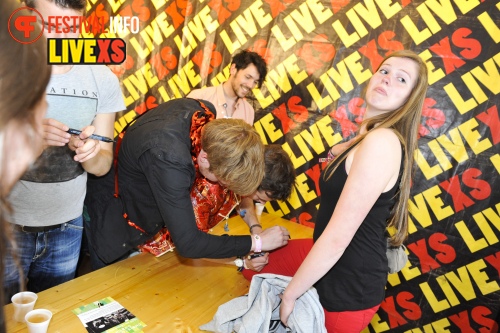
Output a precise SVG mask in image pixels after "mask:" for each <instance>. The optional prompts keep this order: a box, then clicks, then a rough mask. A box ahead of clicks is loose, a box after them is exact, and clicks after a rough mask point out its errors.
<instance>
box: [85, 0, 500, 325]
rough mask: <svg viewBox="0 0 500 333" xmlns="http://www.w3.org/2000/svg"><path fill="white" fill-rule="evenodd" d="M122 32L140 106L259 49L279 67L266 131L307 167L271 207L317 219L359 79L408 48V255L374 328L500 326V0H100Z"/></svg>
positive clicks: (259, 95)
mask: <svg viewBox="0 0 500 333" xmlns="http://www.w3.org/2000/svg"><path fill="white" fill-rule="evenodd" d="M87 12H88V15H89V17H94V18H97V19H98V20H99V21H100V22H102V23H103V24H104V25H105V26H113V27H114V29H113V31H108V32H105V33H99V34H97V35H96V36H97V37H101V38H103V37H107V38H122V39H123V40H125V41H126V44H127V54H126V60H125V61H124V62H123V63H121V64H117V65H110V67H111V69H112V70H113V72H114V73H115V74H116V75H117V77H118V78H119V79H120V82H121V87H122V92H123V97H124V99H125V102H126V106H127V111H126V112H125V113H124V114H123V115H122V116H121V117H120V119H118V120H117V122H116V124H115V131H116V133H115V134H117V133H119V132H120V131H121V129H122V128H123V127H124V126H125V125H126V124H127V123H129V122H131V121H132V120H133V119H134V118H135V117H136V116H137V115H139V114H142V113H144V112H145V111H147V110H149V109H151V108H154V107H155V106H157V105H158V104H160V103H163V102H166V101H168V100H171V99H174V98H180V97H185V96H186V95H187V94H188V93H189V92H190V91H191V90H193V89H197V88H201V87H206V86H216V85H219V84H221V83H222V82H224V81H225V80H226V79H227V78H228V77H229V67H230V63H231V57H232V56H233V55H234V54H236V53H237V52H238V51H239V50H243V49H246V50H252V51H255V52H257V53H259V54H260V55H261V56H263V57H264V59H265V60H266V63H267V66H268V70H269V72H268V75H267V77H266V80H265V82H264V84H263V85H262V87H261V88H260V89H259V88H255V89H254V90H253V92H252V94H251V96H249V97H247V100H248V101H249V102H250V104H251V105H252V106H253V107H254V109H255V110H256V115H255V123H254V127H255V129H256V130H257V131H258V133H259V134H260V136H261V138H262V141H263V142H264V143H266V144H280V145H281V146H282V147H283V148H284V149H285V150H286V151H287V152H288V153H289V155H290V156H291V158H292V161H293V164H294V166H295V169H296V173H297V183H296V187H295V191H294V193H293V195H292V197H291V198H290V199H289V200H287V201H283V202H282V201H274V202H270V203H268V204H267V205H266V211H267V212H268V213H270V214H275V215H278V216H282V217H284V218H287V219H289V220H292V221H294V222H296V223H300V224H303V225H307V226H311V227H313V226H314V220H315V217H316V214H317V210H318V205H319V200H320V195H321V193H320V190H319V187H318V179H319V175H320V172H321V170H322V169H323V168H324V167H325V166H326V164H325V163H323V162H320V159H322V158H325V157H326V154H327V152H328V150H329V148H330V147H331V146H333V145H335V144H337V143H340V142H343V141H346V140H349V139H350V138H352V137H354V136H355V135H356V131H357V130H358V127H359V124H360V123H361V120H362V116H363V113H364V100H363V89H364V88H365V86H366V84H367V82H368V80H369V79H370V77H371V75H372V74H373V72H374V71H375V70H376V68H377V66H378V65H379V64H380V63H381V61H382V59H383V57H384V56H386V55H387V54H389V53H391V52H393V51H395V50H401V49H411V50H414V51H415V52H417V53H418V54H419V56H420V57H421V58H422V59H423V60H424V61H425V63H426V65H427V68H428V71H429V89H428V93H427V96H426V99H425V105H424V109H423V116H422V122H421V126H420V129H419V144H418V149H417V150H416V151H415V152H414V160H415V163H416V166H417V167H416V170H415V175H414V179H413V187H412V192H411V195H410V201H409V206H410V235H409V238H408V240H407V242H406V245H407V249H408V254H409V259H410V260H409V263H408V264H407V266H406V267H405V268H404V269H403V270H402V271H401V272H399V273H395V274H392V275H390V276H389V279H388V283H387V290H386V298H385V300H384V302H383V303H382V305H381V307H380V309H379V311H378V313H377V314H376V316H375V317H374V319H373V320H372V322H371V323H370V325H369V327H368V328H367V329H366V330H365V331H366V332H412V333H419V332H495V331H498V322H499V321H500V285H499V277H500V243H499V237H500V177H499V173H500V145H499V142H500V114H499V110H498V108H499V105H498V104H499V102H500V97H499V94H500V47H499V42H500V2H497V1H491V0H477V1H475V0H454V1H451V0H426V1H421V0H417V1H411V0H398V1H393V0H364V1H348V0H338V1H337V0H331V1H330V0H328V1H327V0H306V1H294V0H256V1H251V0H248V1H247V0H191V1H187V0H168V1H167V0H151V1H145V0H90V1H89V5H88V11H87Z"/></svg>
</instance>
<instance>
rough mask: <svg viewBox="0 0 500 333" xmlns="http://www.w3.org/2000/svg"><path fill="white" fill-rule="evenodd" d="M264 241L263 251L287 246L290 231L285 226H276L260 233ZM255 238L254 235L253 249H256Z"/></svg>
mask: <svg viewBox="0 0 500 333" xmlns="http://www.w3.org/2000/svg"><path fill="white" fill-rule="evenodd" d="M259 237H260V238H261V241H262V251H264V252H268V251H271V250H274V249H277V248H278V247H282V246H285V245H286V244H288V240H290V232H289V231H288V230H287V229H286V228H285V227H280V226H274V227H271V228H267V229H266V230H264V231H262V232H261V233H260V234H259ZM254 242H255V239H254V237H252V249H255V247H254V245H255V243H254Z"/></svg>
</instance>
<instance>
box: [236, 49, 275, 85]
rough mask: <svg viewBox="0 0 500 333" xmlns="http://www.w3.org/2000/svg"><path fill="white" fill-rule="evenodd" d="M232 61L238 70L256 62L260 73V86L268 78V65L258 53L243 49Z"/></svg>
mask: <svg viewBox="0 0 500 333" xmlns="http://www.w3.org/2000/svg"><path fill="white" fill-rule="evenodd" d="M231 63H232V64H234V65H235V67H236V70H238V71H239V70H240V69H245V68H247V67H248V65H250V64H254V65H255V67H257V71H258V72H259V75H260V78H259V85H258V87H259V88H260V87H262V83H263V82H264V80H265V79H266V75H267V65H266V62H265V61H264V59H263V58H262V57H261V56H260V55H259V54H258V53H255V52H251V51H247V50H243V51H241V52H240V53H238V54H237V55H235V56H234V57H233V61H232V62H231Z"/></svg>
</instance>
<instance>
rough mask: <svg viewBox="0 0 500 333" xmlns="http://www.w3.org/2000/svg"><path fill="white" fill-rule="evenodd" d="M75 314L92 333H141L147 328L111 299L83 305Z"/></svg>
mask: <svg viewBox="0 0 500 333" xmlns="http://www.w3.org/2000/svg"><path fill="white" fill-rule="evenodd" d="M73 313H74V314H76V315H77V316H78V318H79V319H80V321H81V322H82V323H83V326H84V327H85V328H86V329H87V332H90V333H103V332H106V333H121V332H126V333H134V332H137V333H139V332H142V329H143V328H144V327H145V326H146V324H145V323H143V322H142V321H141V320H140V319H139V318H137V317H135V316H134V315H133V314H132V313H130V311H128V310H127V309H125V308H124V307H123V306H122V305H121V304H120V303H118V302H117V301H115V300H114V299H112V298H111V297H106V298H103V299H101V300H99V301H96V302H93V303H90V304H87V305H83V306H81V307H79V308H76V309H74V310H73Z"/></svg>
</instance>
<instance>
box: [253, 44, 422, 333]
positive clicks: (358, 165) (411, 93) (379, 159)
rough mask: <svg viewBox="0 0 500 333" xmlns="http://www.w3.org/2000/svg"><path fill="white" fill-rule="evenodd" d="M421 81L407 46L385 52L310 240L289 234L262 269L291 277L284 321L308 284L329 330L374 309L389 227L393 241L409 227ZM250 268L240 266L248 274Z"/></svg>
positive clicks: (327, 177)
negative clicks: (355, 134)
mask: <svg viewBox="0 0 500 333" xmlns="http://www.w3.org/2000/svg"><path fill="white" fill-rule="evenodd" d="M427 85H428V82H427V67H426V65H425V63H424V62H423V61H422V60H421V59H420V57H419V56H418V55H417V54H415V53H414V52H412V51H405V50H402V51H396V52H394V53H392V54H390V55H389V56H388V57H387V58H385V59H384V61H383V62H382V63H381V65H380V67H379V68H378V69H377V70H376V71H375V73H374V74H373V76H372V78H371V79H370V82H369V83H368V85H367V87H366V93H365V102H366V111H365V114H364V118H363V122H362V124H361V126H360V130H359V133H358V135H357V137H356V138H355V139H354V140H352V141H351V142H350V145H349V148H347V149H346V150H345V151H344V152H342V153H341V154H340V155H339V156H337V157H336V158H335V159H334V160H333V161H332V162H330V164H329V165H328V166H327V167H326V168H325V170H324V171H323V173H322V175H321V177H320V178H321V179H320V190H321V202H320V208H319V211H318V215H317V218H316V224H315V229H314V235H313V239H304V240H296V241H293V240H292V241H290V242H289V243H288V245H287V246H286V247H284V248H281V249H278V250H276V251H274V252H273V253H271V254H270V256H269V264H268V265H267V266H266V267H265V268H264V269H263V270H262V271H261V273H276V274H282V275H288V276H293V279H292V281H291V282H290V284H289V285H288V287H287V288H286V290H285V291H284V293H283V297H282V304H281V310H280V312H281V320H282V322H283V323H285V324H286V322H287V320H288V317H289V316H290V313H291V312H292V310H293V307H294V302H295V300H296V299H297V298H298V297H300V296H301V295H302V294H303V293H304V292H306V291H307V290H308V289H309V288H310V287H312V286H314V287H315V288H316V290H317V291H318V294H319V298H320V301H321V304H322V306H323V308H324V310H325V319H326V328H327V330H328V332H330V333H332V332H342V333H347V332H356V333H359V332H360V331H362V330H363V329H364V328H365V327H367V326H368V324H369V322H370V320H371V319H372V317H373V315H374V314H375V312H376V311H377V310H378V308H379V306H380V304H381V302H382V301H383V299H384V295H385V285H386V282H387V275H388V267H387V257H386V246H387V241H386V232H387V229H388V228H390V229H392V233H391V234H392V236H391V239H390V242H391V244H392V245H400V244H402V243H403V241H404V240H405V239H406V237H407V234H408V207H407V202H408V198H409V193H410V181H411V176H412V170H413V152H414V150H415V149H416V147H417V137H418V128H419V125H420V122H421V113H422V107H423V103H424V99H425V94H426V91H427ZM253 274H255V273H254V272H252V271H249V270H245V271H244V275H245V277H247V278H249V279H250V278H251V276H253Z"/></svg>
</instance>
